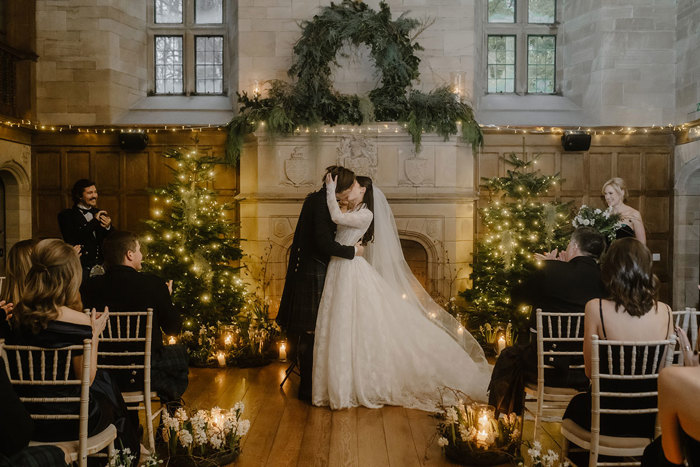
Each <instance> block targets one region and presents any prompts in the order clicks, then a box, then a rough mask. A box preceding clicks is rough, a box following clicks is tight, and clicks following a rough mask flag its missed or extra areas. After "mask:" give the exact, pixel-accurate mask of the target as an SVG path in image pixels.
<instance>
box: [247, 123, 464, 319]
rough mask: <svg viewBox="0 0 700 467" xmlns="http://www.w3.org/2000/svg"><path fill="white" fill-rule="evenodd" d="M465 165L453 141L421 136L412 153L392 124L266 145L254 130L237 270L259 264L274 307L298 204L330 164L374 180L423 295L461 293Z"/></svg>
mask: <svg viewBox="0 0 700 467" xmlns="http://www.w3.org/2000/svg"><path fill="white" fill-rule="evenodd" d="M474 161H475V158H474V155H473V154H472V148H471V146H470V145H469V144H466V143H463V142H462V141H460V140H459V139H458V138H457V137H454V136H453V137H451V138H450V140H448V141H444V140H443V138H442V137H439V136H437V135H424V137H423V145H422V149H421V151H420V152H418V153H416V151H415V150H414V145H413V143H412V142H411V138H410V136H409V135H408V134H407V133H406V132H405V130H404V129H403V128H402V127H400V126H399V125H398V124H396V123H380V124H373V125H369V126H363V127H351V126H337V127H319V128H309V129H303V128H302V129H300V130H299V131H298V132H297V134H295V135H294V136H291V137H286V138H271V137H270V135H269V134H268V133H267V132H265V131H264V128H261V129H260V130H259V131H258V132H256V133H255V134H254V137H253V138H251V139H250V140H249V141H248V142H247V143H246V144H245V145H244V150H243V154H242V156H241V163H240V195H239V196H238V199H239V200H240V221H241V238H243V239H244V241H243V248H244V251H245V253H246V254H247V255H248V258H246V263H247V264H251V263H253V264H252V266H253V267H254V266H255V263H261V262H266V264H267V268H266V271H267V279H270V287H269V292H268V294H269V298H270V302H271V305H272V307H273V309H276V308H277V306H278V304H279V298H280V296H281V293H282V288H283V285H284V277H285V272H286V263H287V261H286V260H287V257H288V256H287V250H288V248H289V246H290V245H291V243H292V238H293V235H294V229H295V227H296V221H297V217H298V216H299V212H300V210H301V205H302V203H303V200H304V198H305V196H306V195H307V194H308V193H309V192H311V191H314V190H318V189H319V188H320V187H321V179H322V176H323V174H324V169H325V168H326V167H327V166H329V165H333V164H340V165H344V166H345V167H348V168H351V169H352V170H354V171H355V173H357V174H358V175H366V176H369V177H371V178H372V179H373V180H374V183H375V184H376V185H378V186H379V187H380V188H381V189H382V191H384V193H385V194H386V196H387V199H388V200H389V203H390V204H391V206H392V209H393V212H394V216H395V217H396V222H397V227H398V231H399V236H400V237H401V239H402V246H403V247H404V252H405V255H406V258H407V260H408V262H409V265H411V267H412V269H413V270H414V271H415V274H416V276H417V277H418V279H419V280H420V281H421V282H422V283H424V284H425V286H426V289H427V290H428V291H429V292H430V293H432V294H433V295H438V296H442V297H450V296H452V295H453V294H455V293H456V292H457V291H458V290H462V289H464V288H465V286H466V282H467V276H468V273H469V271H468V268H469V262H470V261H471V254H472V250H473V244H474V238H473V231H474V229H473V225H474V204H475V200H476V194H475V190H474V180H475V162H474Z"/></svg>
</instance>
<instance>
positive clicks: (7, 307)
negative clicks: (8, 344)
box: [0, 300, 15, 322]
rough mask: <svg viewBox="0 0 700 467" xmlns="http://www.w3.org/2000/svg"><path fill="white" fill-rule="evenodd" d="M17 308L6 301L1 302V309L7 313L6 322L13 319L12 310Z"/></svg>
mask: <svg viewBox="0 0 700 467" xmlns="http://www.w3.org/2000/svg"><path fill="white" fill-rule="evenodd" d="M14 308H15V306H14V304H12V303H7V302H5V300H0V309H2V310H3V311H4V312H5V320H7V321H8V322H9V321H10V319H12V310H13V309H14Z"/></svg>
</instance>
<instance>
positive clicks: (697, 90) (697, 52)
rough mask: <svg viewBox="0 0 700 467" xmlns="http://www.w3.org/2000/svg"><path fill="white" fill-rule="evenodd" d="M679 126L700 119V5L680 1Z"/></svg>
mask: <svg viewBox="0 0 700 467" xmlns="http://www.w3.org/2000/svg"><path fill="white" fill-rule="evenodd" d="M676 14H677V24H676V123H683V122H688V121H692V120H697V119H699V118H700V108H698V106H700V2H698V1H697V0H678V7H677V12H676Z"/></svg>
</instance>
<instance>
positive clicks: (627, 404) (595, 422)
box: [591, 335, 676, 453]
mask: <svg viewBox="0 0 700 467" xmlns="http://www.w3.org/2000/svg"><path fill="white" fill-rule="evenodd" d="M675 343H676V339H675V336H671V337H670V338H669V339H667V340H658V341H647V342H627V341H611V340H600V339H599V338H598V336H597V335H594V336H592V347H591V401H592V412H591V434H592V437H591V453H593V451H594V447H595V450H596V452H597V447H598V444H599V436H600V416H601V415H602V414H611V415H612V414H614V415H617V416H633V415H639V414H656V413H657V412H658V401H657V397H658V391H657V379H658V376H659V371H660V370H661V369H662V368H664V367H666V366H669V365H671V363H672V361H673V348H674V346H675ZM630 420H632V419H631V418H630ZM652 428H653V427H650V430H651V429H652ZM649 435H650V437H651V436H653V432H650V433H649Z"/></svg>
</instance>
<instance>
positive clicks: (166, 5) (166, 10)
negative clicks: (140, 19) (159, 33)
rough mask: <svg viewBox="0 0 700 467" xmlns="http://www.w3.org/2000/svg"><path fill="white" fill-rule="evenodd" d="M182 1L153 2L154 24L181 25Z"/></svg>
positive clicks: (161, 0) (157, 0) (164, 0)
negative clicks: (154, 10)
mask: <svg viewBox="0 0 700 467" xmlns="http://www.w3.org/2000/svg"><path fill="white" fill-rule="evenodd" d="M182 1H183V0H155V9H156V15H155V22H156V23H158V24H161V23H178V24H179V23H182Z"/></svg>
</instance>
